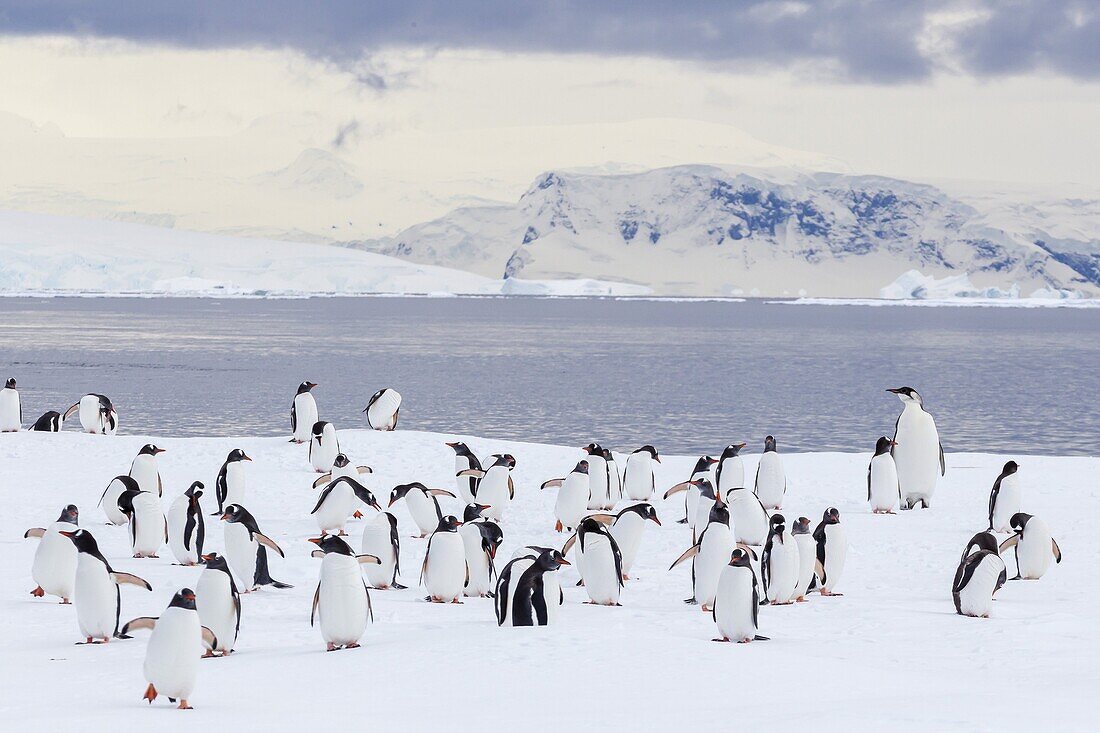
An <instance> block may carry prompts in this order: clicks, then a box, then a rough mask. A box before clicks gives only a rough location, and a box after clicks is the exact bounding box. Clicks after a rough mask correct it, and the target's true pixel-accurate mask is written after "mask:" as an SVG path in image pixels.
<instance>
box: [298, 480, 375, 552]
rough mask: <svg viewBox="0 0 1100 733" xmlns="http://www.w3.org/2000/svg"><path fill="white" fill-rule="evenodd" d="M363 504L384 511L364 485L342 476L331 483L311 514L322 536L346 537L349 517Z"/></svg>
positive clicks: (318, 498) (322, 493)
mask: <svg viewBox="0 0 1100 733" xmlns="http://www.w3.org/2000/svg"><path fill="white" fill-rule="evenodd" d="M359 502H362V503H364V504H366V505H367V506H369V507H372V508H374V509H375V510H376V511H382V507H380V506H378V502H377V501H376V500H375V498H374V494H372V493H371V492H370V489H368V488H367V487H366V486H364V485H363V484H361V483H359V482H358V481H356V480H355V479H353V478H349V477H347V476H341V477H340V478H338V479H336V480H335V481H332V482H331V483H329V485H328V486H326V487H325V488H324V490H323V491H322V492H321V495H320V496H319V497H317V504H316V506H314V507H313V511H311V512H310V514H311V515H312V516H313V518H314V520H315V521H316V522H317V528H318V529H319V530H320V531H321V536H322V537H324V536H325V535H327V534H341V535H346V534H347V532H346V531H345V530H344V526H345V525H346V524H347V523H348V517H349V516H351V514H352V512H354V511H355V507H356V506H357V505H358V504H359Z"/></svg>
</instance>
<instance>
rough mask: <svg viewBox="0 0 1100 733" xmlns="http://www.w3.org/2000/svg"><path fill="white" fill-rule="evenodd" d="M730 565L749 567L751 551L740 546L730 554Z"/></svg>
mask: <svg viewBox="0 0 1100 733" xmlns="http://www.w3.org/2000/svg"><path fill="white" fill-rule="evenodd" d="M729 564H730V565H733V566H734V567H738V568H747V567H750V565H749V553H747V552H745V551H744V550H742V549H741V548H740V547H738V548H737V549H736V550H734V551H733V553H731V554H730V562H729Z"/></svg>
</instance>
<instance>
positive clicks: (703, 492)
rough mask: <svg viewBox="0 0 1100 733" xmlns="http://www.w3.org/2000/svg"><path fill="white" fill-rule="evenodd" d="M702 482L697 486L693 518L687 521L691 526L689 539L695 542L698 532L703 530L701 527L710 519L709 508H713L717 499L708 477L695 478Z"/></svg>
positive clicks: (697, 538)
mask: <svg viewBox="0 0 1100 733" xmlns="http://www.w3.org/2000/svg"><path fill="white" fill-rule="evenodd" d="M697 480H699V481H703V482H704V483H703V484H702V485H701V486H700V487H699V491H698V494H699V498H698V499H697V500H696V504H695V506H696V509H695V519H694V520H692V521H690V522H688V525H689V526H690V527H691V541H692V542H696V541H698V540H699V534H700V533H701V532H702V531H703V528H704V527H706V526H707V522H709V521H710V510H711V509H713V508H714V503H715V502H716V501H718V496H717V494H715V493H714V485H713V484H711V482H710V481H709V480H708V479H705V478H704V479H697Z"/></svg>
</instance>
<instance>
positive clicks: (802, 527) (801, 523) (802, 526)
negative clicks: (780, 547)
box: [791, 517, 810, 534]
mask: <svg viewBox="0 0 1100 733" xmlns="http://www.w3.org/2000/svg"><path fill="white" fill-rule="evenodd" d="M809 533H810V518H809V517H799V518H798V521H797V522H795V523H794V526H793V527H791V534H809Z"/></svg>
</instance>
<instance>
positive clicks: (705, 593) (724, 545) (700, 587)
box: [668, 479, 737, 611]
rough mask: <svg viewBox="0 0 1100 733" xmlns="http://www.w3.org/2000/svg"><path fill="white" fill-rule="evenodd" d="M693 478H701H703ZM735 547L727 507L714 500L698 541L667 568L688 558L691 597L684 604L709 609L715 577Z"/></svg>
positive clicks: (715, 585)
mask: <svg viewBox="0 0 1100 733" xmlns="http://www.w3.org/2000/svg"><path fill="white" fill-rule="evenodd" d="M696 480H697V481H705V480H706V479H696ZM736 546H737V543H736V542H734V539H733V533H732V532H731V531H730V513H729V509H728V508H727V507H726V505H725V504H724V503H723V502H721V501H718V502H715V504H714V507H712V508H711V510H710V518H709V521H708V522H707V526H706V527H704V528H703V531H702V533H701V534H700V535H699V541H698V542H696V543H695V544H694V545H692V546H691V547H689V548H688V549H687V550H685V551H684V553H683V554H682V555H680V557H678V558H676V561H675V562H673V563H672V565H670V566H669V568H668V569H669V570H672V569H673V568H675V567H676V566H677V565H679V564H680V563H682V562H684V561H685V560H691V561H692V563H691V589H692V594H691V598H688V599H686V600H685V601H684V603H687V604H691V605H694V604H696V603H699V604H701V605H702V610H704V611H710V610H711V609H712V608H713V606H714V595H715V593H716V592H717V588H718V578H719V576H721V574H722V569H723V568H724V567H725V566H726V564H727V563H728V562H729V557H730V553H732V552H733V550H734V548H735V547H736Z"/></svg>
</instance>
